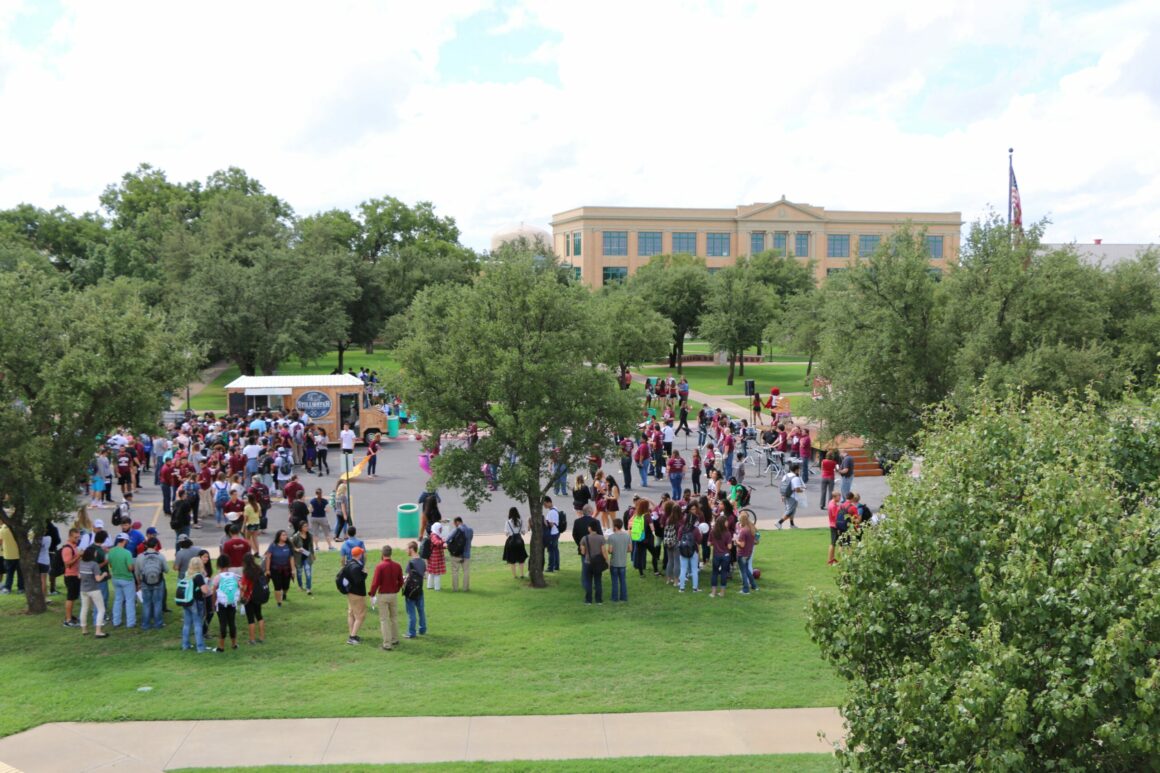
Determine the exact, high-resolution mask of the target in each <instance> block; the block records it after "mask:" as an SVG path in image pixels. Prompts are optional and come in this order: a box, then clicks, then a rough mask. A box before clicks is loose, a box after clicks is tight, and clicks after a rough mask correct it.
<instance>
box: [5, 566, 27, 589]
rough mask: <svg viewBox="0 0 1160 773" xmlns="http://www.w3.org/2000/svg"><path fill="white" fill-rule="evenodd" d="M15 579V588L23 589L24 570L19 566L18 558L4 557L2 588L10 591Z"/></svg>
mask: <svg viewBox="0 0 1160 773" xmlns="http://www.w3.org/2000/svg"><path fill="white" fill-rule="evenodd" d="M13 580H16V581H17V583H16V588H17V590H19V591H21V592H23V591H24V572H23V570H21V568H20V559H19V558H5V559H4V590H6V591H9V592H11V590H12V581H13Z"/></svg>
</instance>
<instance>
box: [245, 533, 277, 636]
mask: <svg viewBox="0 0 1160 773" xmlns="http://www.w3.org/2000/svg"><path fill="white" fill-rule="evenodd" d="M245 562H246V563H245V566H244V567H243V568H242V586H241V595H242V606H243V607H245V610H246V628H247V629H248V631H249V634H250V639H249V642H250V644H265V643H266V620H265V619H264V618H263V617H262V605H263V604H265V603H266V602H267V601H269V600H270V585H269V583H267V581H266V577H267V574H266V572H264V571H263V570H262V567H261V565H259V564H258V559H257V558H255V557H254V554H253V553H246V558H245ZM255 627H256V628H257V634H258V635H257V637H256V638H255V636H254V629H255Z"/></svg>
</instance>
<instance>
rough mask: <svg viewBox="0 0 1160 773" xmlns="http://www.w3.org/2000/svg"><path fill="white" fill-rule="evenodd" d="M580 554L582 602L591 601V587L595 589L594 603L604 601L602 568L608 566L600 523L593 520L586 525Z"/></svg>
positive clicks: (606, 548)
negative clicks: (586, 529) (582, 587)
mask: <svg viewBox="0 0 1160 773" xmlns="http://www.w3.org/2000/svg"><path fill="white" fill-rule="evenodd" d="M580 555H582V556H583V557H584V561H583V563H582V564H581V565H580V582H581V584H583V586H584V603H585V604H591V603H592V595H593V589H595V591H596V603H597V604H603V603H604V584H603V581H602V578H603V577H604V570H605V569H607V568H608V545H607V544H606V542H605V540H604V535H603V534H601V532H600V524H599V523H596V522H593V523H592V524H590V525H589V527H588V534H586V535H585V536H584V539H583V540H581V541H580Z"/></svg>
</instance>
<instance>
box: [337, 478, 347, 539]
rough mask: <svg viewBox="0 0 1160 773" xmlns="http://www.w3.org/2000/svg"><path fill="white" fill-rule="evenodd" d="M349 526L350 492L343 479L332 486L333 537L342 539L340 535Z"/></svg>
mask: <svg viewBox="0 0 1160 773" xmlns="http://www.w3.org/2000/svg"><path fill="white" fill-rule="evenodd" d="M349 527H350V494H349V493H348V492H347V483H346V481H345V480H342V481H339V482H338V485H337V486H335V488H334V538H335V540H340V539H342V535H343V534H345V533H346V530H347V529H348V528H349Z"/></svg>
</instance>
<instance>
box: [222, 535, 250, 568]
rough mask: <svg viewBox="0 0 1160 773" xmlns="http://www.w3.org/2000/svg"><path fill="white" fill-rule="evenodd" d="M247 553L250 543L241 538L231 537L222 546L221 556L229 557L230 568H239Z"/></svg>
mask: <svg viewBox="0 0 1160 773" xmlns="http://www.w3.org/2000/svg"><path fill="white" fill-rule="evenodd" d="M249 552H250V543H249V542H246V541H245V540H244V539H242V538H241V537H231V538H229V539H228V540H226V544H224V545H222V555H223V556H229V559H230V567H231V568H232V567H235V566H237V567H240V566H241V565H242V561H243V560H245V558H246V553H249Z"/></svg>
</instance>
